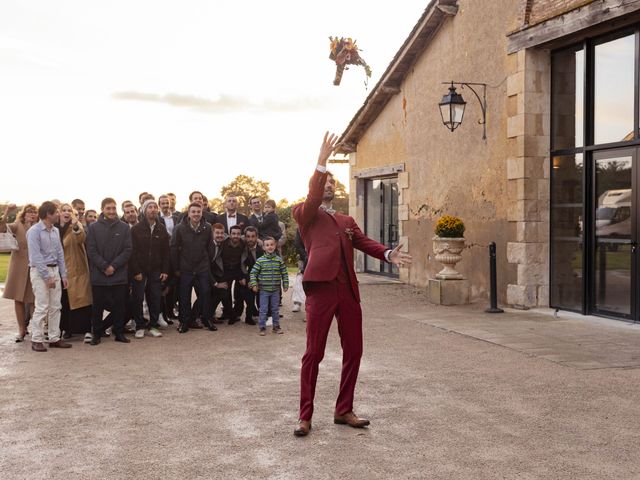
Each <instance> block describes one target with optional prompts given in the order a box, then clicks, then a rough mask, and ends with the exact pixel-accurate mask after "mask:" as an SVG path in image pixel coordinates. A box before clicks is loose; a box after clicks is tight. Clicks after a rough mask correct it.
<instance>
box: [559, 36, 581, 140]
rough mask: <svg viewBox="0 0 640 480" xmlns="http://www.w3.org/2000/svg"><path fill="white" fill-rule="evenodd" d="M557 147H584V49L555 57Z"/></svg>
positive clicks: (567, 51)
mask: <svg viewBox="0 0 640 480" xmlns="http://www.w3.org/2000/svg"><path fill="white" fill-rule="evenodd" d="M552 69H553V77H552V78H553V80H552V82H553V86H552V89H553V98H552V101H551V112H552V116H553V149H554V150H560V149H569V148H574V147H582V146H583V131H584V125H583V118H584V117H583V115H584V113H583V112H584V108H583V107H584V51H583V50H582V49H579V50H575V49H571V50H565V51H562V52H557V53H555V54H554V55H553V57H552Z"/></svg>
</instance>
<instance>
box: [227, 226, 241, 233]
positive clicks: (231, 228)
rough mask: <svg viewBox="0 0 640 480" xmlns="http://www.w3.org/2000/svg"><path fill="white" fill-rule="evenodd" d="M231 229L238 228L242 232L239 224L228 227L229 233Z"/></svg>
mask: <svg viewBox="0 0 640 480" xmlns="http://www.w3.org/2000/svg"><path fill="white" fill-rule="evenodd" d="M231 230H240V232H241V233H242V227H241V226H240V225H234V226H233V227H231V228H230V229H229V233H231Z"/></svg>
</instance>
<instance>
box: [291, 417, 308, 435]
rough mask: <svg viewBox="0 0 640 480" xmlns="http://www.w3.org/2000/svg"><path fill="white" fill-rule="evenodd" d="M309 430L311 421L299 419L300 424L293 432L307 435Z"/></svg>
mask: <svg viewBox="0 0 640 480" xmlns="http://www.w3.org/2000/svg"><path fill="white" fill-rule="evenodd" d="M309 430H311V422H310V421H308V420H298V424H297V425H296V428H294V430H293V434H294V435H295V436H296V437H305V436H307V435H308V434H309Z"/></svg>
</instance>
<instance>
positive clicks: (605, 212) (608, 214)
mask: <svg viewBox="0 0 640 480" xmlns="http://www.w3.org/2000/svg"><path fill="white" fill-rule="evenodd" d="M615 213H616V209H615V208H610V207H600V208H598V209H597V210H596V220H611V219H612V218H613V216H614V215H615Z"/></svg>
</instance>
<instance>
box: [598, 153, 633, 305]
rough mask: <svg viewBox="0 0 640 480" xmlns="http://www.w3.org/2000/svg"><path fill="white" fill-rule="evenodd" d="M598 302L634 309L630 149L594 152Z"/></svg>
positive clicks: (631, 156) (631, 165)
mask: <svg viewBox="0 0 640 480" xmlns="http://www.w3.org/2000/svg"><path fill="white" fill-rule="evenodd" d="M594 164H595V198H596V202H595V215H594V219H595V221H594V223H595V262H594V270H595V302H594V306H595V308H597V309H598V310H601V311H607V312H614V313H621V314H625V315H629V314H630V313H631V301H630V299H631V265H632V261H633V254H632V251H631V249H632V236H631V211H632V206H633V205H632V176H631V174H632V167H633V152H630V151H628V149H626V150H623V151H619V150H613V151H603V152H597V153H595V154H594Z"/></svg>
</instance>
